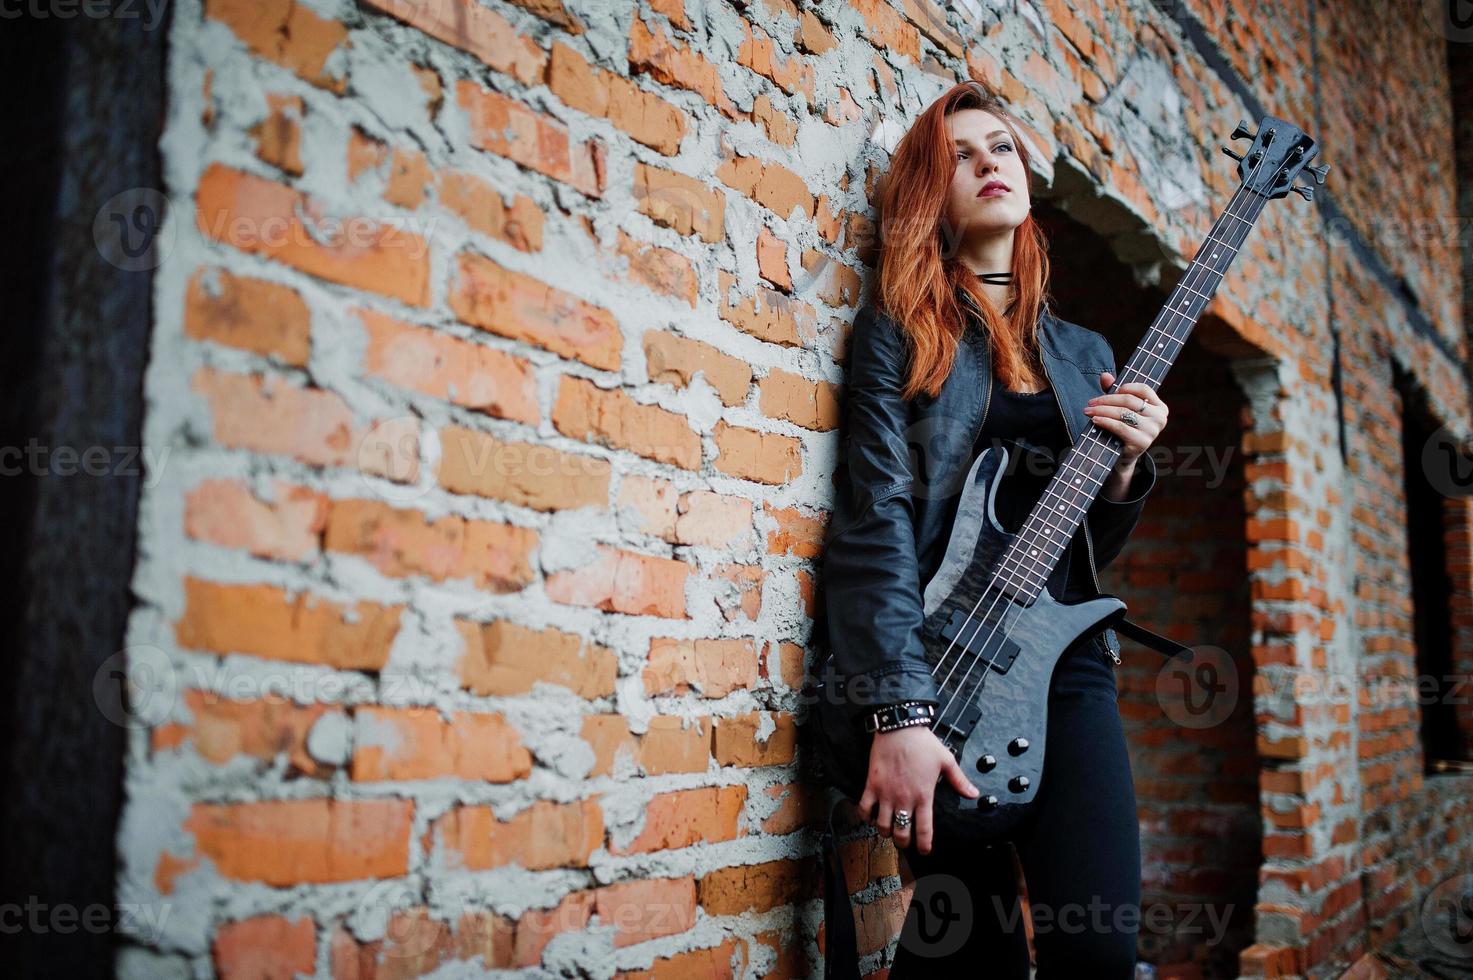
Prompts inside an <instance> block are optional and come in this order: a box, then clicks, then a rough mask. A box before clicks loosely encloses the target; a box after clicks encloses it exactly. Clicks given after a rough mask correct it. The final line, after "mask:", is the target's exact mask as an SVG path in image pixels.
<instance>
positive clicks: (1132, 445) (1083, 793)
mask: <svg viewBox="0 0 1473 980" xmlns="http://www.w3.org/2000/svg"><path fill="white" fill-rule="evenodd" d="M1028 181H1029V166H1028V151H1027V148H1026V144H1025V143H1024V142H1023V140H1022V139H1020V133H1019V130H1018V127H1017V125H1016V124H1015V122H1014V120H1013V117H1012V116H1011V115H1010V113H1009V112H1008V110H1007V108H1006V106H1005V105H1004V104H1003V103H1002V101H1001V100H1000V99H998V98H997V97H996V96H994V95H993V94H992V93H990V92H988V91H987V90H986V89H985V88H983V87H982V86H981V85H979V84H978V83H975V82H968V83H963V84H960V85H958V86H956V87H955V88H953V89H952V90H950V91H949V92H947V93H946V94H945V95H944V96H943V97H942V98H941V99H939V100H937V102H936V103H935V104H933V105H932V106H931V107H930V108H928V109H927V110H926V111H925V112H924V113H923V114H922V115H921V116H920V118H919V119H918V120H917V121H916V123H915V124H914V125H913V126H912V127H911V129H910V130H909V131H908V132H907V133H906V135H905V137H904V138H903V139H902V140H901V141H900V144H899V145H898V147H897V148H896V151H895V153H894V157H893V160H892V163H891V167H890V171H889V173H888V175H887V177H886V180H885V184H884V187H883V188H882V190H881V192H880V212H881V229H882V232H883V233H882V251H881V255H880V260H879V280H878V284H877V286H876V288H875V290H874V298H873V299H872V300H871V301H869V302H867V303H865V304H864V305H863V306H862V307H861V308H860V310H859V313H858V315H857V317H856V319H855V322H854V329H853V333H852V334H851V340H850V354H849V362H848V371H849V384H848V394H847V400H846V404H845V414H844V423H843V425H844V428H843V435H844V439H845V442H844V446H845V450H844V452H843V454H842V455H841V459H840V462H839V466H838V475H837V485H838V490H839V492H838V495H837V497H836V499H835V510H834V515H833V518H832V520H831V522H830V526H829V532H828V539H827V542H826V548H825V553H824V559H823V563H824V595H825V598H824V611H823V619H824V620H825V622H826V627H825V629H826V639H827V641H828V645H829V649H830V651H831V654H830V656H831V660H830V666H829V669H831V670H833V671H835V672H836V673H837V674H838V675H840V676H842V677H844V678H845V679H846V680H847V681H848V682H849V683H846V684H845V685H844V690H845V691H846V692H848V693H846V695H845V698H844V700H845V707H844V709H843V710H844V711H846V712H848V713H849V714H848V717H847V721H846V723H849V724H855V725H861V726H862V725H864V724H865V722H866V721H868V722H869V728H870V729H871V730H877V731H876V734H875V735H874V737H873V740H872V742H871V744H870V755H869V768H868V776H867V779H866V783H865V787H864V792H863V796H862V797H861V799H860V800H859V810H860V812H861V814H862V816H863V817H864V819H866V820H870V821H872V822H873V823H874V824H875V825H876V826H877V827H878V828H879V830H880V832H881V833H882V834H884V835H886V836H891V837H893V839H894V841H895V844H896V846H897V847H898V848H899V849H900V850H901V852H902V853H903V854H904V855H905V858H906V861H907V863H908V864H909V865H910V869H911V871H912V873H913V874H914V876H915V878H916V882H917V887H916V891H915V895H914V897H913V899H912V905H911V909H910V915H909V916H908V917H907V923H906V927H905V929H904V931H903V932H902V935H901V939H900V942H899V945H898V948H897V952H896V956H895V961H894V963H893V965H892V967H891V972H890V977H891V980H901V978H907V977H911V976H916V975H921V974H929V973H932V972H934V971H935V970H937V969H938V968H940V967H942V966H945V967H946V968H948V969H949V968H950V967H952V966H953V965H965V967H966V968H967V969H968V971H969V972H970V973H972V974H973V975H978V976H987V977H997V978H1010V977H1019V978H1026V977H1028V975H1029V955H1028V947H1027V938H1026V933H1025V927H1024V924H1023V922H1022V919H1021V915H1020V911H1019V906H1020V903H1019V896H1018V890H1017V887H1016V884H1017V880H1018V879H1017V870H1016V867H1015V860H1016V861H1017V863H1018V864H1021V867H1022V871H1023V875H1024V878H1025V880H1026V885H1027V892H1028V899H1029V905H1030V908H1031V911H1032V913H1033V922H1032V924H1033V935H1034V945H1035V949H1036V952H1037V966H1038V971H1039V975H1040V976H1041V977H1047V978H1066V977H1069V978H1072V977H1077V976H1088V977H1092V978H1127V977H1131V976H1133V974H1134V964H1135V952H1136V940H1137V933H1138V919H1139V912H1140V908H1139V903H1140V893H1141V881H1140V879H1141V875H1140V833H1139V825H1138V823H1137V818H1136V812H1135V794H1134V788H1133V785H1132V780H1131V772H1130V762H1129V758H1128V755H1127V752H1126V745H1125V739H1124V733H1123V730H1122V727H1121V723H1120V717H1119V713H1118V709H1117V704H1116V699H1117V697H1118V694H1117V688H1116V683H1115V672H1114V671H1115V665H1116V664H1118V663H1119V658H1118V654H1117V653H1116V651H1117V650H1118V646H1116V645H1115V640H1114V635H1113V631H1102V632H1101V633H1098V634H1096V635H1094V636H1092V637H1089V638H1087V640H1086V641H1082V642H1079V643H1077V644H1075V645H1074V646H1072V647H1071V648H1070V649H1069V650H1067V651H1065V652H1064V653H1063V655H1062V656H1061V657H1060V658H1059V661H1058V664H1057V666H1056V668H1055V670H1054V673H1053V676H1052V680H1051V682H1050V683H1051V686H1050V689H1049V695H1048V697H1049V703H1048V717H1047V755H1046V758H1047V763H1046V774H1045V777H1044V778H1043V780H1042V782H1041V784H1040V785H1039V788H1038V795H1037V798H1036V800H1035V802H1034V805H1033V807H1032V808H1031V810H1030V816H1029V818H1028V820H1027V822H1026V823H1025V825H1024V826H1023V827H1022V828H1021V830H1020V831H1019V832H1018V833H1016V834H1015V835H1013V836H1012V837H1011V839H1010V840H1009V841H1006V842H1002V843H991V844H987V845H986V846H983V844H982V843H981V842H977V843H976V844H975V846H973V845H968V844H967V843H966V842H964V841H951V840H945V841H942V842H941V845H942V846H938V847H936V848H934V849H933V843H935V841H933V827H932V814H933V794H934V793H935V792H936V791H937V786H938V784H939V783H940V782H941V781H942V780H945V781H946V782H947V783H948V784H949V786H950V788H951V789H954V790H955V791H956V792H958V793H960V794H962V795H964V796H967V797H969V798H975V797H976V796H977V792H978V791H977V789H976V787H975V786H974V785H973V783H972V782H971V781H970V780H969V779H968V777H967V774H966V773H965V772H963V771H962V769H961V768H960V766H959V764H958V762H957V760H956V758H955V757H954V756H953V755H952V753H951V751H950V750H949V749H948V748H947V747H946V745H945V744H943V742H942V741H941V739H940V738H938V736H937V734H936V733H935V732H934V731H933V730H932V727H930V726H929V725H926V724H905V725H897V724H896V720H897V719H900V718H908V719H909V720H911V721H914V711H909V712H901V711H897V710H896V709H897V708H902V707H905V706H910V707H911V708H912V709H913V708H914V707H915V706H917V705H919V706H921V710H922V711H924V707H925V706H926V705H936V704H937V702H938V700H939V699H940V697H941V695H940V694H939V693H938V685H937V678H936V677H934V676H933V665H932V664H931V663H930V662H928V660H927V659H926V657H925V654H924V648H923V646H922V643H921V625H922V620H923V594H922V593H923V589H924V586H925V584H926V583H927V582H928V581H929V580H930V579H931V578H932V576H933V575H934V574H935V573H936V570H937V568H938V565H940V563H941V561H942V558H943V556H944V553H945V550H946V544H947V541H948V535H949V533H950V530H951V529H952V527H953V525H954V523H955V518H956V512H957V506H958V494H959V492H960V488H961V485H960V483H959V482H958V477H959V475H961V474H965V473H966V471H967V468H968V465H969V464H970V463H971V461H972V459H973V458H974V457H975V456H976V455H977V454H978V453H979V452H981V451H982V450H983V449H985V448H986V447H987V445H988V444H989V441H990V440H994V439H1008V440H1014V441H1015V442H1017V443H1019V444H1027V445H1030V446H1032V447H1035V448H1036V449H1037V450H1039V451H1041V452H1051V453H1053V454H1055V456H1056V457H1057V455H1058V454H1062V452H1063V451H1064V450H1065V449H1067V448H1068V447H1069V446H1070V445H1072V444H1073V442H1074V439H1075V437H1076V436H1077V435H1080V434H1082V433H1083V432H1084V430H1085V429H1086V428H1087V427H1088V426H1091V425H1093V426H1098V427H1099V428H1101V429H1103V430H1105V431H1106V432H1109V433H1111V434H1113V435H1115V436H1118V437H1119V439H1120V440H1121V443H1122V446H1123V448H1122V450H1121V453H1120V456H1119V458H1118V461H1117V462H1116V464H1115V466H1114V467H1113V470H1111V471H1110V473H1109V475H1108V477H1107V478H1106V479H1105V482H1104V484H1103V486H1102V487H1101V488H1100V491H1099V493H1098V495H1097V497H1096V498H1095V500H1094V501H1093V503H1092V504H1091V505H1090V507H1089V510H1088V512H1087V514H1086V516H1085V519H1084V521H1083V522H1082V523H1081V525H1080V528H1079V529H1078V531H1077V532H1076V533H1075V536H1074V538H1073V539H1072V540H1071V543H1070V545H1069V547H1068V549H1067V550H1066V552H1065V554H1064V557H1063V558H1061V559H1060V560H1059V564H1058V566H1056V569H1055V571H1056V573H1057V574H1055V575H1053V576H1052V577H1051V578H1050V579H1049V582H1048V588H1049V591H1050V593H1051V594H1053V595H1054V596H1055V597H1056V598H1058V599H1067V600H1071V601H1072V600H1076V599H1081V598H1089V597H1092V596H1094V595H1097V594H1098V591H1097V585H1096V581H1097V580H1096V578H1095V575H1096V574H1097V572H1098V569H1099V568H1102V567H1104V566H1105V565H1107V564H1108V563H1109V562H1110V561H1111V560H1112V559H1113V558H1114V557H1115V556H1116V555H1118V554H1119V552H1120V550H1121V548H1123V547H1124V544H1125V541H1126V539H1127V537H1128V536H1129V535H1130V532H1131V530H1132V529H1133V528H1134V526H1135V524H1136V521H1137V520H1138V518H1139V516H1140V513H1141V509H1142V507H1143V506H1144V503H1145V498H1146V496H1147V494H1148V493H1149V491H1150V489H1151V487H1152V486H1153V485H1154V483H1155V479H1156V471H1155V465H1154V462H1153V461H1152V459H1151V456H1150V454H1149V453H1147V452H1146V450H1147V449H1148V448H1149V447H1150V446H1151V444H1152V442H1153V441H1154V440H1155V439H1156V437H1157V436H1158V435H1160V433H1161V430H1162V428H1163V427H1164V426H1165V424H1166V417H1167V408H1166V404H1165V403H1164V402H1163V401H1162V400H1161V398H1160V397H1159V396H1158V395H1157V393H1156V392H1155V391H1154V390H1153V389H1151V388H1150V387H1149V386H1147V385H1145V384H1142V383H1131V384H1123V385H1121V386H1120V387H1119V388H1118V389H1117V390H1115V391H1113V392H1111V391H1109V389H1110V387H1111V386H1112V385H1113V384H1114V382H1115V375H1114V373H1113V369H1114V366H1115V361H1114V356H1113V353H1112V352H1111V349H1110V347H1109V344H1108V343H1107V342H1106V341H1105V339H1104V338H1103V337H1102V336H1101V335H1099V334H1098V333H1096V332H1095V331H1093V330H1089V329H1086V328H1084V327H1081V326H1077V325H1075V324H1071V323H1068V322H1066V321H1064V320H1061V319H1059V318H1058V317H1056V316H1054V315H1053V314H1052V312H1051V311H1050V310H1049V309H1048V304H1047V301H1046V299H1045V294H1046V291H1047V285H1048V277H1049V263H1048V258H1047V255H1046V252H1045V248H1046V245H1045V241H1044V238H1043V234H1042V232H1041V230H1040V228H1039V226H1038V225H1037V223H1036V222H1035V221H1034V219H1033V217H1032V215H1031V212H1030V209H1031V203H1030V196H1029V186H1028ZM1075 272H1076V274H1084V275H1088V274H1089V270H1084V269H1081V270H1075ZM1039 489H1040V490H1041V485H1040V487H1039ZM1036 496H1037V493H1034V494H1033V498H1030V497H1029V496H1028V495H1027V494H1025V493H1022V492H1014V494H1013V495H1012V496H1011V497H1005V495H1004V494H1002V493H999V494H998V497H997V510H998V518H999V520H1000V521H1001V522H1002V523H1003V525H1004V526H1005V527H1006V528H1008V529H1009V530H1013V529H1015V528H1017V527H1018V526H1019V524H1020V522H1021V519H1022V517H1025V516H1026V515H1027V513H1028V511H1029V510H1031V508H1032V505H1033V503H1034V498H1036ZM856 680H862V681H865V682H867V683H863V684H859V683H853V682H855V681H856ZM865 692H868V693H865ZM826 724H827V722H826ZM830 935H832V933H830Z"/></svg>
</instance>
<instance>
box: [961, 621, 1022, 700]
mask: <svg viewBox="0 0 1473 980" xmlns="http://www.w3.org/2000/svg"><path fill="white" fill-rule="evenodd" d="M999 628H1000V627H999V625H998V624H997V623H994V622H992V621H990V620H987V619H977V618H974V617H971V616H968V615H967V613H966V611H965V610H962V609H956V610H953V611H952V614H951V616H950V618H948V619H947V620H946V622H945V623H944V624H942V626H941V638H942V639H943V640H946V641H947V644H948V646H949V649H948V651H947V653H946V655H945V658H946V660H948V661H951V660H953V659H954V658H955V657H956V656H957V647H960V648H961V649H962V650H964V651H965V653H964V654H962V657H963V663H962V665H961V666H960V667H959V668H958V669H959V670H961V671H963V672H965V671H966V669H967V667H969V666H971V665H972V663H973V661H974V660H975V661H976V662H978V663H981V664H985V665H987V666H989V667H991V668H992V669H993V670H995V671H997V672H998V673H999V674H1006V673H1007V672H1008V668H1009V667H1011V666H1012V665H1013V661H1014V660H1017V659H1018V654H1019V653H1020V652H1022V648H1021V647H1019V646H1018V644H1016V643H1014V642H1013V641H1012V640H1010V639H1008V638H1007V637H1006V636H1003V635H1002V634H1001V633H1000V632H999ZM958 636H960V637H961V639H957V637H958ZM968 686H971V685H970V684H969V685H968Z"/></svg>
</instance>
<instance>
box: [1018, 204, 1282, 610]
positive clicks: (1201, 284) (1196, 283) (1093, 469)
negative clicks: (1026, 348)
mask: <svg viewBox="0 0 1473 980" xmlns="http://www.w3.org/2000/svg"><path fill="white" fill-rule="evenodd" d="M1267 202H1268V198H1267V197H1264V196H1263V195H1261V194H1258V193H1255V192H1254V191H1251V190H1249V189H1248V188H1247V187H1240V188H1239V189H1238V192H1237V193H1236V194H1234V195H1233V198H1232V200H1231V201H1229V202H1228V205H1227V207H1226V208H1224V209H1223V212H1222V214H1221V215H1219V216H1218V218H1217V220H1216V221H1215V222H1213V224H1212V230H1211V231H1210V232H1209V233H1208V235H1207V238H1206V240H1205V241H1203V242H1202V245H1201V247H1200V248H1198V250H1197V254H1196V255H1195V256H1194V257H1193V258H1192V261H1191V264H1190V265H1188V266H1187V269H1186V272H1185V273H1184V274H1183V275H1182V277H1181V280H1180V282H1178V283H1177V285H1176V288H1175V289H1173V290H1172V292H1171V296H1170V298H1169V299H1168V300H1167V302H1166V304H1165V305H1164V306H1163V307H1162V308H1161V312H1160V313H1159V314H1157V316H1156V319H1155V320H1154V321H1153V322H1152V324H1151V327H1150V329H1149V330H1147V331H1146V335H1145V337H1144V338H1142V340H1141V342H1140V344H1138V345H1137V346H1136V349H1135V351H1134V352H1133V353H1132V354H1131V355H1130V357H1129V358H1128V359H1127V360H1126V362H1125V366H1124V367H1122V368H1121V369H1120V376H1119V377H1117V378H1116V379H1115V388H1119V387H1120V386H1121V385H1125V384H1129V383H1131V382H1144V383H1145V384H1147V385H1149V386H1150V388H1151V390H1152V391H1155V390H1156V389H1157V388H1159V387H1160V385H1161V381H1162V380H1163V379H1164V378H1165V377H1166V372H1167V371H1169V370H1171V365H1172V364H1174V363H1175V362H1176V358H1177V356H1178V355H1179V354H1180V353H1181V351H1182V348H1183V347H1184V346H1186V342H1187V337H1189V336H1190V335H1191V332H1192V328H1193V327H1195V326H1196V325H1197V320H1198V319H1199V318H1200V317H1201V316H1202V312H1203V311H1204V310H1205V309H1206V308H1207V304H1208V303H1210V302H1211V301H1212V296H1213V294H1214V293H1216V291H1217V288H1218V286H1219V285H1221V283H1222V280H1223V278H1224V276H1225V275H1226V273H1227V270H1228V267H1229V266H1230V265H1232V263H1233V260H1234V259H1235V258H1237V257H1238V250H1239V249H1240V248H1241V247H1242V245H1243V242H1244V241H1245V240H1246V239H1247V237H1248V233H1249V232H1250V231H1252V229H1253V224H1254V222H1255V221H1257V220H1258V215H1259V213H1260V212H1261V211H1262V210H1263V206H1264V205H1265V204H1266V203H1267ZM1115 388H1112V389H1111V390H1112V391H1114V390H1115ZM1121 448H1122V446H1121V442H1120V440H1119V439H1118V438H1117V437H1116V436H1114V435H1113V434H1111V433H1108V432H1106V431H1104V430H1103V429H1101V428H1099V427H1097V426H1095V425H1093V424H1091V425H1089V426H1087V427H1086V429H1085V431H1084V432H1083V433H1081V434H1080V436H1079V438H1078V439H1076V440H1075V441H1074V445H1073V446H1071V447H1069V449H1068V450H1067V451H1066V452H1065V453H1064V456H1063V458H1062V459H1061V460H1060V461H1059V466H1058V469H1057V470H1056V472H1055V473H1054V475H1053V477H1052V478H1051V479H1050V480H1049V483H1048V486H1047V487H1046V488H1045V489H1044V492H1043V495H1042V496H1041V497H1039V499H1038V503H1036V504H1035V505H1034V507H1033V511H1032V512H1031V513H1030V514H1029V516H1028V519H1027V520H1026V521H1024V522H1023V526H1022V527H1021V528H1019V530H1018V533H1017V536H1016V537H1015V538H1014V539H1013V542H1012V544H1011V545H1010V546H1009V547H1008V549H1007V550H1006V551H1005V552H1004V553H1003V556H1002V558H1001V559H1000V560H999V561H998V563H997V566H996V567H995V568H994V570H993V574H992V580H993V583H994V584H995V585H996V587H997V588H999V589H1001V590H1002V591H1004V592H1005V593H1007V594H1009V595H1011V596H1013V597H1014V598H1016V599H1018V600H1019V601H1020V602H1023V603H1025V604H1026V603H1029V602H1032V601H1033V599H1035V598H1036V597H1037V596H1038V595H1039V593H1041V592H1042V591H1043V588H1044V584H1045V583H1046V582H1047V581H1048V578H1049V575H1050V574H1052V572H1053V570H1054V567H1055V566H1056V565H1057V564H1058V563H1059V560H1060V559H1061V558H1062V557H1063V555H1064V551H1065V549H1066V548H1067V547H1068V545H1069V541H1070V539H1071V538H1072V537H1073V536H1074V532H1075V531H1076V530H1077V529H1078V527H1079V525H1080V523H1081V522H1082V521H1083V520H1084V515H1085V513H1086V512H1087V511H1088V510H1089V508H1090V505H1091V504H1093V503H1094V501H1095V498H1096V497H1097V496H1098V495H1099V492H1100V488H1101V487H1103V486H1104V485H1105V480H1106V479H1108V478H1109V476H1110V472H1111V470H1113V469H1114V467H1115V462H1116V460H1118V459H1119V458H1120V451H1121Z"/></svg>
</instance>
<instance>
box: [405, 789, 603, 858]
mask: <svg viewBox="0 0 1473 980" xmlns="http://www.w3.org/2000/svg"><path fill="white" fill-rule="evenodd" d="M431 834H432V835H433V836H434V838H435V839H436V840H437V841H438V842H439V845H440V846H441V847H442V848H443V850H444V856H445V858H444V859H445V861H446V862H447V864H448V866H449V867H452V868H455V869H463V870H466V871H487V870H490V869H491V868H499V867H503V866H506V865H509V864H516V865H519V866H521V867H523V868H526V869H527V870H528V871H541V870H544V869H546V868H586V867H588V858H589V857H590V856H591V855H592V854H593V852H594V851H595V850H597V849H598V848H600V847H602V846H603V841H604V818H603V810H602V809H601V808H600V807H599V805H598V802H597V801H596V800H580V801H577V802H574V803H551V802H548V801H546V800H538V801H537V802H535V803H533V804H532V805H531V806H529V807H527V808H526V809H524V810H522V811H521V812H519V813H518V814H517V815H516V816H514V817H511V818H509V819H506V820H498V819H497V817H496V815H495V814H494V813H492V811H491V808H490V807H488V806H458V807H455V808H454V809H452V810H450V811H449V812H448V813H446V814H445V815H444V816H442V817H439V818H438V819H436V820H435V821H434V822H433V823H432V824H431Z"/></svg>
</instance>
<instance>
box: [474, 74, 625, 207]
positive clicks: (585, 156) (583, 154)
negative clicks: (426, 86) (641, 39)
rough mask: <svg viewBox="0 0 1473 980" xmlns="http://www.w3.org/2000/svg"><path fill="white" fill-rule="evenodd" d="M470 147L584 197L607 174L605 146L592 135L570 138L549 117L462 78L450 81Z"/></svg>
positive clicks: (594, 193) (595, 192)
mask: <svg viewBox="0 0 1473 980" xmlns="http://www.w3.org/2000/svg"><path fill="white" fill-rule="evenodd" d="M455 97H456V102H457V104H458V105H459V106H460V109H461V111H462V112H464V113H465V116H466V122H467V125H468V127H469V128H468V135H469V138H470V142H471V145H472V146H475V147H477V148H478V149H481V150H485V151H486V152H487V153H494V154H496V155H497V156H499V157H505V158H506V159H508V160H511V161H512V162H514V163H517V164H520V165H521V166H523V167H526V168H527V169H529V170H533V171H535V172H537V173H540V174H542V175H544V176H547V177H551V178H552V179H553V180H557V181H561V182H562V183H564V184H567V185H569V186H571V187H574V188H576V189H577V190H579V191H581V192H582V193H584V194H586V195H588V196H589V197H594V198H597V197H602V196H603V191H604V182H605V180H606V179H607V173H606V169H607V168H606V165H605V163H604V149H603V146H602V145H601V144H600V143H599V142H598V141H597V140H589V141H587V142H584V143H577V142H575V141H574V140H573V139H572V137H571V136H570V134H569V133H568V127H567V126H565V125H563V124H562V123H561V122H559V121H558V120H557V119H554V118H553V117H552V116H548V115H544V114H543V113H540V112H536V111H534V110H532V109H529V108H528V107H527V106H525V105H523V104H522V103H521V102H518V101H517V100H515V99H512V98H509V97H507V96H505V95H502V94H501V93H499V92H492V91H490V90H488V89H484V88H482V87H481V86H479V85H477V84H476V83H475V82H472V81H469V80H467V79H461V80H460V81H459V82H457V83H456V86H455Z"/></svg>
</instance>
